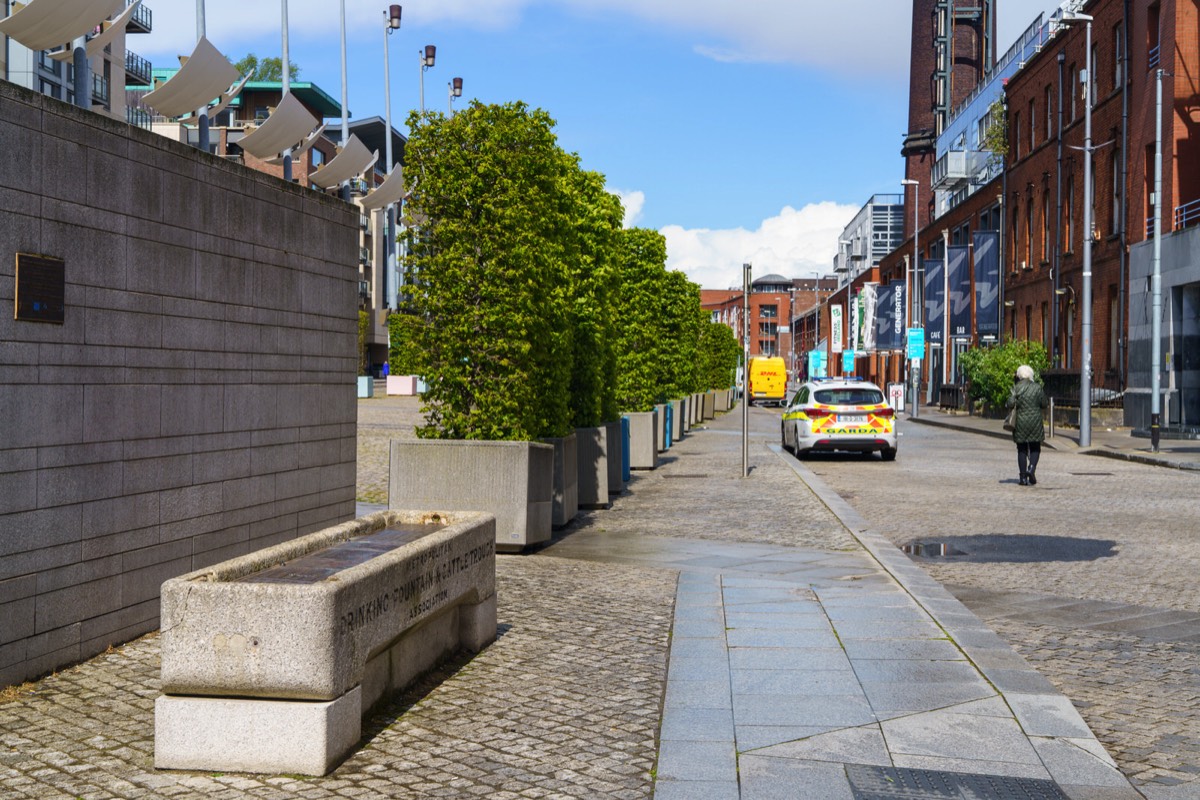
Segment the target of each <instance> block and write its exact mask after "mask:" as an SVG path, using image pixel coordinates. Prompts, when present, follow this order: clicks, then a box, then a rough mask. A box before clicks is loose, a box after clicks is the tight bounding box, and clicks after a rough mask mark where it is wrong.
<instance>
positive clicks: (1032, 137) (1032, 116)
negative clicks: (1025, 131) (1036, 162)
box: [1029, 98, 1037, 153]
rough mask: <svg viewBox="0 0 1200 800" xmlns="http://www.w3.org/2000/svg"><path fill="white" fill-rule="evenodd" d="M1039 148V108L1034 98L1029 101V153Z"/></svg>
mask: <svg viewBox="0 0 1200 800" xmlns="http://www.w3.org/2000/svg"><path fill="white" fill-rule="evenodd" d="M1035 147H1037V106H1036V105H1034V102H1033V98H1030V99H1029V152H1031V153H1032V152H1033V148H1035Z"/></svg>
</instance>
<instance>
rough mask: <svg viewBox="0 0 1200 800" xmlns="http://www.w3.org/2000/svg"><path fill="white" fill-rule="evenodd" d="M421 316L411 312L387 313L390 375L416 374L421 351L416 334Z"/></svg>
mask: <svg viewBox="0 0 1200 800" xmlns="http://www.w3.org/2000/svg"><path fill="white" fill-rule="evenodd" d="M421 325H422V322H421V318H420V317H417V316H414V315H412V314H405V313H393V314H389V315H388V371H389V372H390V373H391V374H392V375H418V374H420V373H419V369H420V367H421V351H420V349H419V347H418V345H417V335H418V333H419V328H420V327H421Z"/></svg>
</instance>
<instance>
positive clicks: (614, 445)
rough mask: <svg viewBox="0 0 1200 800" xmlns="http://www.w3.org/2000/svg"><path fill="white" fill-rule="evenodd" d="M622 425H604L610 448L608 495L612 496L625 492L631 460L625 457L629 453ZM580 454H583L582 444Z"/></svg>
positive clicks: (615, 422)
mask: <svg viewBox="0 0 1200 800" xmlns="http://www.w3.org/2000/svg"><path fill="white" fill-rule="evenodd" d="M622 425H623V422H622V420H615V421H613V422H606V423H604V432H605V437H606V441H607V446H608V493H609V494H610V495H611V494H620V493H621V492H623V491H625V472H626V471H628V469H629V460H628V459H627V458H626V457H625V454H626V452H627V451H626V449H625V436H624V435H623V434H622V433H621V429H622ZM580 452H581V453H582V444H581V445H580ZM622 465H624V466H622Z"/></svg>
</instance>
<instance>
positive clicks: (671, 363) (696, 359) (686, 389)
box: [659, 271, 708, 403]
mask: <svg viewBox="0 0 1200 800" xmlns="http://www.w3.org/2000/svg"><path fill="white" fill-rule="evenodd" d="M660 301H661V303H662V306H661V310H660V312H659V326H660V331H661V332H660V334H659V342H660V345H661V353H662V355H661V360H660V364H661V367H662V370H661V377H660V378H659V391H660V394H659V402H660V403H661V402H664V401H666V400H670V399H673V398H676V397H683V396H684V395H686V394H692V393H693V392H699V391H704V390H705V389H707V388H708V387H707V386H701V385H700V373H699V367H700V331H701V328H700V324H699V323H700V313H699V312H700V310H701V307H700V286H699V284H696V283H692V282H691V281H690V280H688V277H687V276H686V275H684V274H683V273H682V272H675V271H665V273H664V275H663V291H662V295H661V297H660Z"/></svg>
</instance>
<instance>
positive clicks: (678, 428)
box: [671, 400, 684, 444]
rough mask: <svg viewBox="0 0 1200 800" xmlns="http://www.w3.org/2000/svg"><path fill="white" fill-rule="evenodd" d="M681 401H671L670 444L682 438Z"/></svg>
mask: <svg viewBox="0 0 1200 800" xmlns="http://www.w3.org/2000/svg"><path fill="white" fill-rule="evenodd" d="M683 405H684V404H683V401H682V400H672V401H671V444H674V443H675V442H678V441H679V440H680V439H682V438H683V415H684V410H683Z"/></svg>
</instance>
